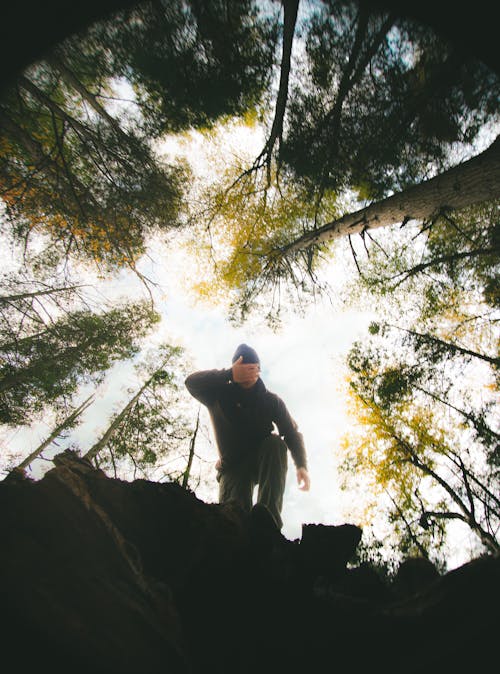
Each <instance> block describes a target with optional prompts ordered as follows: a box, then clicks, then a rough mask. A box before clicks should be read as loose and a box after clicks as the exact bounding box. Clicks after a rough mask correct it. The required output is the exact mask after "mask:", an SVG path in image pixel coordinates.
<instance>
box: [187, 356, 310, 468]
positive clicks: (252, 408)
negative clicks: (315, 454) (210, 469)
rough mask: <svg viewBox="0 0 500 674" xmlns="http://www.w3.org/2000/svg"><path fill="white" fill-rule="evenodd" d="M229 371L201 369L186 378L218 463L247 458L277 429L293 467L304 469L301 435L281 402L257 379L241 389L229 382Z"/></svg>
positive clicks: (304, 456)
mask: <svg viewBox="0 0 500 674" xmlns="http://www.w3.org/2000/svg"><path fill="white" fill-rule="evenodd" d="M231 373H232V372H231V370H230V369H227V370H204V371H202V372H195V373H194V374H191V375H189V377H188V378H187V379H186V387H187V389H188V391H189V392H190V393H191V395H192V396H194V397H195V398H196V399H197V400H199V401H200V402H201V403H203V404H204V405H206V406H207V408H208V411H209V414H210V418H211V420H212V424H213V427H214V432H215V439H216V442H217V446H218V448H219V453H220V456H221V459H222V464H223V466H224V465H227V466H228V467H229V466H230V465H236V464H238V463H239V462H241V461H244V460H246V459H247V458H251V455H252V454H253V453H255V451H256V448H257V447H258V446H259V445H260V443H261V442H262V441H263V440H264V438H266V437H267V436H268V435H271V433H273V431H274V427H275V426H276V427H277V431H278V433H279V435H280V436H281V437H282V438H283V439H284V441H285V442H286V444H287V447H288V449H289V450H290V453H291V455H292V458H293V460H294V463H295V465H296V467H297V468H307V459H306V450H305V447H304V440H303V438H302V434H301V433H300V432H299V430H298V428H297V424H296V423H295V421H294V420H293V419H292V417H291V416H290V413H289V412H288V410H287V408H286V406H285V403H284V402H283V401H282V400H281V398H280V397H279V396H277V395H276V394H275V393H271V392H270V391H268V390H267V389H266V387H265V386H264V382H263V381H262V379H260V378H259V379H258V381H257V383H256V384H255V386H252V388H250V389H244V388H243V387H241V386H238V384H235V383H234V382H233V381H232V380H231Z"/></svg>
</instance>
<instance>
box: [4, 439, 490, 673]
mask: <svg viewBox="0 0 500 674" xmlns="http://www.w3.org/2000/svg"><path fill="white" fill-rule="evenodd" d="M0 508H1V513H2V517H1V518H0V540H1V541H2V544H3V551H2V552H3V554H2V555H0V608H1V616H2V624H1V625H0V635H1V636H0V639H1V643H0V648H1V652H2V664H3V665H4V669H5V670H6V671H15V672H16V674H17V673H19V674H32V672H34V671H44V670H47V671H50V672H51V674H63V673H64V674H67V672H71V674H164V673H165V672H168V673H169V674H211V673H212V672H213V673H214V674H215V673H217V674H251V673H252V674H253V673H254V672H259V674H276V672H286V674H299V673H300V674H303V672H304V671H312V672H314V671H321V670H322V669H323V668H324V667H325V662H326V663H329V664H328V667H329V668H331V669H339V670H342V669H346V670H348V671H349V672H350V673H352V674H365V672H366V671H371V670H374V669H379V668H380V669H383V670H384V672H386V673H387V674H400V672H401V671H405V673H409V674H411V673H414V674H417V672H420V671H423V670H425V671H426V672H436V674H437V673H438V672H439V674H442V673H443V672H448V671H450V672H453V673H454V674H455V673H456V672H461V671H466V670H464V669H463V667H464V666H467V667H468V668H469V670H468V671H487V670H489V669H492V667H493V665H494V664H495V663H496V652H495V643H496V641H495V636H496V630H497V626H496V623H495V621H494V620H491V619H490V617H489V614H491V612H492V611H493V612H495V611H496V610H497V608H498V602H499V600H500V597H499V587H500V582H499V580H500V560H499V559H498V558H492V557H489V558H485V559H479V560H476V561H475V562H474V563H472V564H470V565H464V567H461V568H460V569H457V570H454V571H452V572H450V573H448V574H444V575H443V576H438V577H436V578H435V579H434V581H433V582H432V583H427V580H430V579H431V576H432V575H433V574H432V570H430V569H429V568H428V567H426V568H424V566H423V565H422V564H421V563H420V562H419V565H420V567H419V568H420V572H421V573H420V572H419V573H420V575H419V576H418V577H417V576H416V575H415V568H413V571H412V570H411V565H410V564H407V565H405V566H403V565H402V567H401V569H400V572H399V574H398V575H399V581H398V582H400V583H406V584H405V585H404V587H405V590H404V596H403V595H402V594H400V595H399V596H397V597H396V598H395V597H394V596H393V595H384V592H383V588H382V587H381V585H380V584H379V582H378V579H377V577H376V576H375V575H374V572H373V570H370V569H369V568H368V567H366V566H363V565H360V566H359V567H357V568H354V569H352V568H347V567H346V564H347V561H348V560H349V559H350V558H351V557H352V554H353V553H354V551H355V549H356V546H357V544H358V543H359V539H360V537H361V530H360V529H359V528H358V527H355V526H354V525H350V524H347V525H342V526H338V527H333V526H332V527H328V526H326V525H312V524H307V525H304V526H303V535H302V538H301V539H300V540H298V541H288V540H287V539H286V538H285V537H284V536H282V534H281V533H280V532H279V531H278V530H277V529H276V527H275V526H274V523H273V522H272V521H270V519H269V517H268V516H267V515H268V513H266V512H265V510H263V509H262V508H256V509H254V510H253V511H252V512H251V513H245V512H243V511H242V510H241V509H240V508H238V507H237V506H233V505H232V504H226V505H218V504H207V503H204V502H203V501H201V500H199V499H198V498H196V496H195V495H194V494H193V493H191V492H189V491H187V490H185V489H183V488H181V487H180V486H179V485H177V484H173V483H169V484H159V483H154V482H149V481H146V480H136V481H134V482H125V481H120V480H116V479H111V478H108V477H106V475H105V474H104V473H103V472H102V471H99V470H96V469H95V468H93V467H92V466H91V464H89V463H88V462H85V461H84V460H83V461H82V460H81V459H79V457H77V456H76V455H75V454H74V453H71V452H70V453H67V452H65V453H64V455H63V456H61V457H59V459H58V460H57V461H56V466H55V468H54V469H53V470H51V471H49V472H48V473H47V474H46V475H45V477H44V478H43V479H42V480H40V481H38V482H33V481H30V480H22V479H21V480H4V481H3V482H1V483H0ZM412 564H413V566H414V567H415V563H414V562H412ZM408 579H410V580H408ZM424 581H425V582H424ZM417 586H418V587H417ZM401 587H403V586H402V585H401ZM410 587H411V592H410V591H409V588H410ZM418 588H420V589H418ZM319 590H321V591H319ZM479 643H480V644H481V647H478V646H477V644H479ZM431 654H432V657H431Z"/></svg>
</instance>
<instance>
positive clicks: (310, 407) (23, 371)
mask: <svg viewBox="0 0 500 674" xmlns="http://www.w3.org/2000/svg"><path fill="white" fill-rule="evenodd" d="M499 89H500V86H499V72H498V70H496V69H495V68H494V67H492V63H491V62H490V61H489V60H488V59H487V58H486V59H485V58H483V57H482V56H481V54H479V53H474V51H473V50H472V51H471V50H465V49H463V47H462V46H461V45H460V44H459V41H458V40H453V39H452V36H445V35H443V33H442V31H440V30H438V29H437V28H436V29H433V27H432V22H431V23H428V22H425V21H417V20H415V18H412V17H411V16H409V15H408V14H407V13H406V12H403V11H399V12H398V9H397V7H396V6H395V3H391V2H388V3H384V2H370V1H363V2H355V1H350V0H329V1H328V2H326V1H324V2H323V1H321V0H310V1H309V2H299V1H298V0H283V2H277V1H273V0H269V1H267V2H253V1H252V0H238V1H237V2H234V1H232V2H230V1H229V0H228V1H224V2H220V1H215V0H214V1H212V0H209V1H204V2H200V1H198V0H188V1H187V2H185V1H184V0H182V1H181V0H160V1H156V2H153V1H151V2H143V3H140V4H137V5H135V4H134V5H130V4H127V3H124V5H123V6H122V7H121V8H116V7H113V13H111V14H109V15H106V16H103V17H102V18H101V19H100V20H98V21H92V22H90V23H89V24H88V26H85V27H84V28H83V29H82V30H81V31H80V32H77V33H72V34H71V35H67V36H66V37H65V39H64V40H61V41H59V42H57V43H56V44H53V45H52V46H51V47H50V49H48V50H47V51H46V52H45V53H44V54H43V57H42V58H38V59H37V60H36V61H33V62H31V63H30V64H29V65H28V64H27V65H26V67H24V68H23V70H22V72H19V73H17V74H16V76H15V78H13V80H12V82H10V83H9V85H8V86H6V87H5V88H4V89H3V90H2V95H1V98H0V189H1V198H2V204H1V207H2V210H1V214H0V218H1V220H0V223H1V228H2V231H1V237H2V246H3V249H4V250H5V254H4V267H3V270H2V291H1V295H0V314H1V328H0V423H1V424H2V454H1V465H2V470H3V472H4V475H5V474H7V473H8V472H9V471H12V470H13V469H15V468H16V467H17V469H19V470H25V471H28V474H30V475H32V476H34V477H39V476H40V475H42V474H43V473H44V472H45V471H46V470H47V469H48V468H50V466H51V458H52V457H53V456H54V454H56V453H58V452H60V451H61V450H62V449H64V448H66V447H71V448H73V449H75V451H77V452H78V453H79V454H80V455H82V456H87V457H88V458H91V459H92V461H93V462H94V463H95V464H96V465H98V466H100V467H101V468H103V469H104V470H105V471H106V472H107V473H108V474H110V475H114V476H119V477H121V478H124V479H133V478H135V477H138V476H142V477H146V478H148V479H154V480H172V479H173V480H177V481H179V482H180V483H181V484H183V485H184V486H188V487H190V488H191V489H194V490H195V491H196V493H197V494H200V495H201V496H203V497H204V498H206V499H207V500H210V499H213V498H214V489H215V479H214V475H213V463H214V462H215V459H216V456H215V452H214V448H213V444H212V438H211V433H210V429H209V425H208V419H207V418H204V417H203V414H201V416H200V410H199V409H198V407H197V406H196V405H193V402H192V400H190V399H189V396H188V395H187V393H186V392H185V390H184V387H183V385H182V382H183V379H184V377H185V375H186V374H187V373H188V372H189V371H190V369H192V368H193V367H194V366H200V367H224V366H226V365H227V363H228V362H229V358H230V355H231V353H232V351H233V350H234V346H236V343H238V342H240V341H249V340H250V341H252V340H254V341H255V342H256V346H258V351H259V352H262V353H267V358H265V361H266V368H267V370H266V376H267V377H268V378H269V379H270V381H271V382H272V384H273V386H274V387H275V388H278V389H280V390H281V391H282V392H283V393H284V394H286V396H287V398H290V399H291V401H292V402H291V404H292V407H293V409H294V416H295V417H297V418H299V419H300V422H301V426H303V429H304V435H305V437H306V441H307V444H308V446H309V447H310V449H309V452H310V454H311V467H312V468H311V470H312V472H313V483H314V474H316V476H317V479H316V488H315V489H316V490H315V491H314V492H313V493H312V494H311V496H310V497H309V501H307V502H306V505H303V504H302V506H300V505H299V504H298V503H296V501H295V496H294V493H293V492H292V494H291V495H290V497H289V501H288V502H287V503H286V504H285V511H284V512H285V519H286V518H287V517H288V520H289V523H290V524H289V526H290V529H289V530H288V531H289V532H290V535H292V534H293V533H295V531H296V527H297V526H298V525H299V523H300V522H301V521H302V522H303V521H306V520H309V521H317V522H325V523H334V522H341V521H356V523H359V524H361V523H362V524H363V526H364V527H365V531H366V532H367V536H369V535H370V532H371V533H372V535H373V537H374V539H376V538H377V537H379V538H380V537H383V538H384V540H385V544H386V548H387V549H386V552H385V554H386V556H387V555H389V556H392V558H393V559H394V558H397V557H398V555H399V556H401V555H406V554H418V555H423V556H426V557H429V558H430V559H432V560H433V561H435V562H439V563H440V564H442V565H446V564H447V563H448V564H449V563H452V564H453V563H457V561H456V560H460V561H462V560H466V559H469V558H472V557H474V556H477V555H478V554H482V553H497V552H498V547H499V527H500V502H499V500H498V497H497V494H498V492H499V489H498V487H499V478H500V475H499V462H500V454H499V444H498V439H499V435H500V428H499V427H498V424H497V421H496V420H497V419H498V365H499V340H498V320H499V308H500V307H499V293H498V287H499V284H498V276H499V268H498V257H499V249H500V246H499V231H500V230H499V224H498V206H499V200H500V141H499V140H498V139H497V134H498V130H499V128H500V126H499V107H498V100H499ZM290 363H294V368H295V369H294V376H292V374H291V373H290ZM287 364H288V367H287ZM332 409H333V410H334V411H333V412H332ZM361 494H364V495H365V496H366V498H363V499H361ZM301 507H302V510H301ZM294 527H295V529H294ZM371 554H372V558H375V555H376V550H375V548H373V549H372V553H371ZM450 560H453V561H451V562H450Z"/></svg>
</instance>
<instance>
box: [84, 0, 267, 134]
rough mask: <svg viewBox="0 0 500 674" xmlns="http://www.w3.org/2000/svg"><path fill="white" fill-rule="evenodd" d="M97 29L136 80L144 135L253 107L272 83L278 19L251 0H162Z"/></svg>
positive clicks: (206, 123)
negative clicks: (265, 15)
mask: <svg viewBox="0 0 500 674" xmlns="http://www.w3.org/2000/svg"><path fill="white" fill-rule="evenodd" d="M96 33H97V35H98V36H99V40H100V41H101V43H105V44H106V43H107V44H110V43H111V44H112V45H113V59H114V66H115V69H116V71H117V72H118V73H119V74H121V75H122V76H124V77H126V78H127V79H128V80H130V82H132V84H133V85H134V87H135V90H136V92H137V97H138V103H139V106H140V108H141V111H142V115H143V120H144V123H145V125H146V129H147V133H148V134H153V135H155V136H156V135H159V134H160V133H162V132H165V131H179V130H181V129H188V128H190V127H209V126H211V125H212V124H213V123H214V122H215V121H216V120H218V119H219V118H221V117H224V116H234V115H242V114H244V113H245V112H246V111H247V110H249V109H251V108H253V107H254V106H255V105H256V104H257V103H258V102H259V100H260V98H261V96H262V93H263V91H264V89H265V87H266V86H267V85H268V84H269V80H270V76H271V69H272V66H273V63H274V49H275V44H276V39H277V22H276V19H275V17H273V16H272V15H268V16H267V17H264V16H262V14H261V13H260V11H259V9H258V5H257V3H255V2H254V1H253V0H238V2H234V0H223V1H221V0H208V1H207V0H203V1H202V0H189V1H188V2H181V1H180V0H160V1H159V2H143V3H141V4H140V5H138V6H137V7H135V8H133V9H132V10H130V11H125V12H123V13H121V14H120V15H118V16H117V17H114V19H113V20H112V21H110V22H106V23H103V24H101V25H100V26H99V27H98V28H97V29H96ZM145 45H147V49H145Z"/></svg>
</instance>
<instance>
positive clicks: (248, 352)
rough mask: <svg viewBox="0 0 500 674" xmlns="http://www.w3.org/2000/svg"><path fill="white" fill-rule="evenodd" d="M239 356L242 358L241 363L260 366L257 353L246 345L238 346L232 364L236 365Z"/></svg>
mask: <svg viewBox="0 0 500 674" xmlns="http://www.w3.org/2000/svg"><path fill="white" fill-rule="evenodd" d="M240 356H241V357H242V358H243V360H242V363H245V364H247V363H256V364H257V365H260V358H259V356H258V355H257V351H255V349H252V347H251V346H248V344H240V345H239V347H238V348H237V349H236V351H235V352H234V356H233V360H232V362H233V363H236V361H237V360H238V358H239V357H240Z"/></svg>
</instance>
